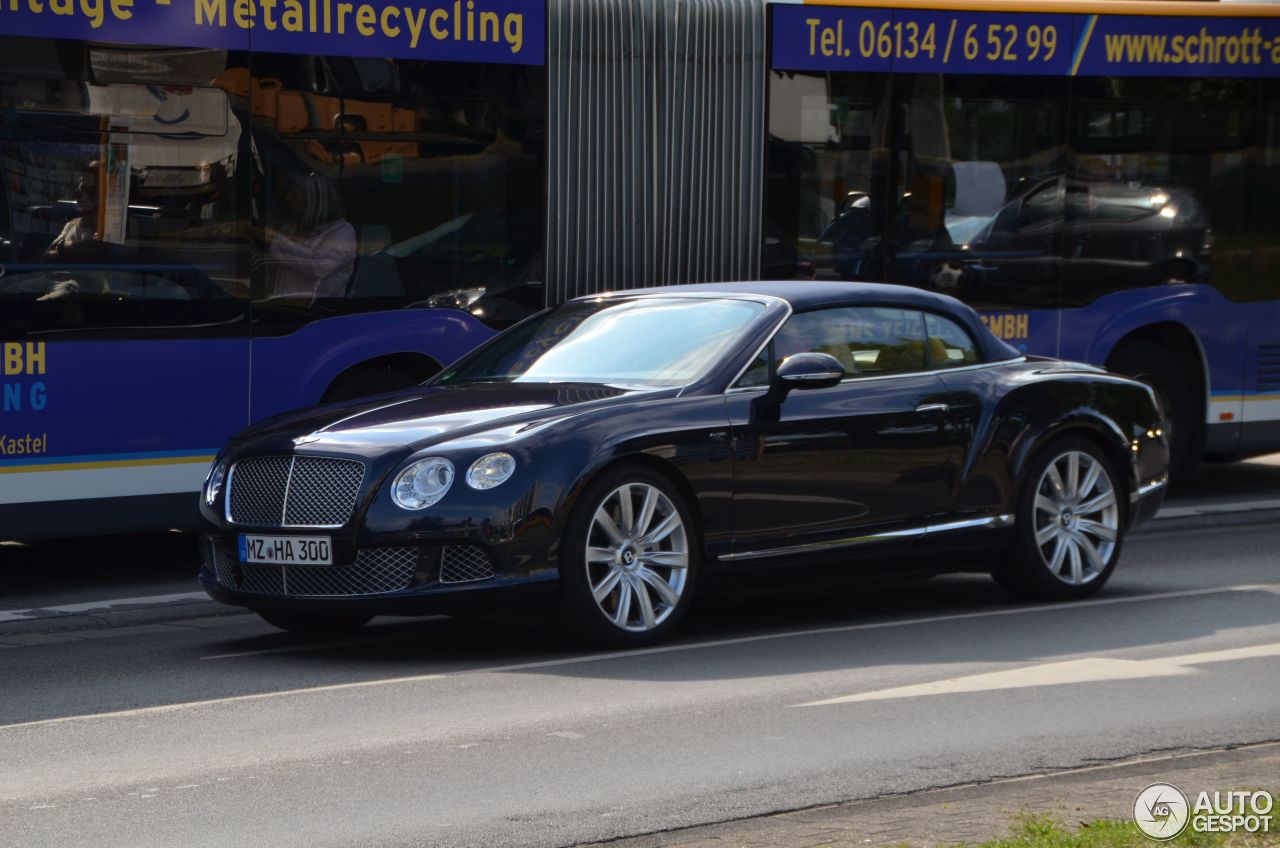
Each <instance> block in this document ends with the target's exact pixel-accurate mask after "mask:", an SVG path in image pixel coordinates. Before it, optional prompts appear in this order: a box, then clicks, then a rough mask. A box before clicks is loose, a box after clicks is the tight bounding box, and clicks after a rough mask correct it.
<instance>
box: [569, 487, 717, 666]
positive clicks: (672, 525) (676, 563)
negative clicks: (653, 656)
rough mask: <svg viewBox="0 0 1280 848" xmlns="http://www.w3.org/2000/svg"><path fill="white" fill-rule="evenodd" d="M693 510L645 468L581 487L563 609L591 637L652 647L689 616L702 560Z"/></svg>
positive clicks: (572, 526)
mask: <svg viewBox="0 0 1280 848" xmlns="http://www.w3.org/2000/svg"><path fill="white" fill-rule="evenodd" d="M697 539H698V534H697V532H696V528H695V527H694V523H693V517H692V514H691V513H690V512H689V508H688V506H687V505H686V504H685V503H684V499H683V498H682V497H681V496H680V493H679V492H678V491H677V490H676V488H675V487H674V486H673V485H672V484H671V482H670V481H669V480H667V479H666V478H665V477H663V476H662V475H661V474H658V473H656V472H654V471H650V470H649V469H647V468H637V467H625V468H620V469H618V470H615V471H613V472H610V473H607V474H605V475H604V476H603V477H601V478H600V479H598V480H596V481H595V482H594V483H592V484H591V485H590V486H588V488H587V490H586V491H585V492H583V494H582V497H581V498H580V499H579V501H578V506H577V508H576V509H575V511H574V514H573V516H572V517H571V518H570V519H569V522H568V524H567V525H566V527H565V534H564V538H563V540H562V543H561V551H562V553H561V561H560V586H561V607H562V610H563V612H564V614H565V617H566V619H567V623H568V624H569V625H570V626H571V627H572V628H573V629H574V630H575V631H576V632H577V633H578V634H579V635H581V636H584V637H586V638H587V639H588V640H590V641H593V642H597V643H604V644H609V645H620V646H639V645H648V644H652V643H654V642H657V641H659V640H661V639H663V638H665V637H666V636H667V635H668V634H669V633H670V632H671V631H672V630H674V629H675V627H676V625H677V624H678V623H679V622H680V619H681V618H683V617H684V614H685V611H686V610H687V609H688V607H689V601H690V598H691V597H692V594H693V583H694V578H695V576H696V573H697V567H698V562H699V556H698V545H697Z"/></svg>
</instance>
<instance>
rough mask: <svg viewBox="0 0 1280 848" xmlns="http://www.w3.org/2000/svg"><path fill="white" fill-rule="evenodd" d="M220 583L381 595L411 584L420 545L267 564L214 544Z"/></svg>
mask: <svg viewBox="0 0 1280 848" xmlns="http://www.w3.org/2000/svg"><path fill="white" fill-rule="evenodd" d="M211 555H212V559H213V571H214V574H215V575H216V576H217V578H218V584H219V585H221V586H223V587H225V588H227V589H232V590H235V591H237V592H251V593H253V594H255V595H278V596H281V597H290V598H322V597H323V598H333V597H351V596H354V595H382V594H386V593H387V592H399V591H400V590H402V589H407V588H409V586H410V585H412V583H413V577H414V574H415V573H416V571H417V569H418V549H417V548H365V549H364V550H362V551H360V552H359V553H358V554H356V561H355V562H354V563H353V564H351V565H263V564H259V563H248V562H237V561H236V560H234V559H232V558H231V557H229V556H227V555H226V553H225V552H224V551H223V550H222V548H221V547H219V546H218V545H216V544H212V545H211Z"/></svg>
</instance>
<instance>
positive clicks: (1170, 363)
mask: <svg viewBox="0 0 1280 848" xmlns="http://www.w3.org/2000/svg"><path fill="white" fill-rule="evenodd" d="M1184 364H1185V363H1184V361H1183V360H1182V359H1181V358H1180V357H1179V356H1178V354H1177V353H1176V352H1174V351H1173V350H1172V349H1171V348H1168V347H1166V346H1165V345H1162V344H1160V343H1159V342H1152V341H1147V340H1145V339H1138V340H1135V341H1131V342H1126V343H1125V344H1124V345H1122V346H1121V347H1120V348H1118V349H1117V350H1116V352H1115V353H1114V354H1112V356H1111V361H1110V363H1109V364H1108V367H1109V368H1110V370H1112V371H1114V372H1116V373H1117V374H1123V375H1125V376H1126V377H1132V378H1133V379H1135V380H1138V381H1139V382H1142V383H1146V384H1147V385H1148V386H1150V387H1151V388H1152V389H1153V390H1155V393H1156V400H1157V401H1159V403H1160V414H1161V416H1162V417H1163V418H1164V434H1165V438H1167V439H1168V440H1169V476H1170V477H1171V478H1180V477H1182V476H1183V475H1185V474H1186V473H1187V471H1188V470H1189V469H1190V467H1191V462H1192V450H1193V448H1197V445H1196V414H1195V413H1196V402H1195V392H1194V391H1193V390H1192V388H1191V384H1190V382H1189V381H1188V380H1187V375H1186V373H1185V368H1184V367H1181V366H1183V365H1184Z"/></svg>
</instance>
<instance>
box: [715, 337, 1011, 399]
mask: <svg viewBox="0 0 1280 848" xmlns="http://www.w3.org/2000/svg"><path fill="white" fill-rule="evenodd" d="M779 329H781V325H779ZM774 333H777V330H774ZM769 340H770V341H772V340H773V336H770V337H769ZM763 349H764V346H763V345H762V346H761V350H763ZM759 355H760V352H759V351H756V356H759ZM754 361H755V356H753V357H752V358H751V361H750V362H748V363H747V365H750V364H751V362H754ZM1026 361H1027V358H1026V357H1025V356H1019V357H1018V358H1016V359H1002V360H1000V361H999V362H978V363H976V364H974V365H961V366H958V367H956V368H934V369H933V370H931V371H902V372H899V373H897V374H875V375H867V376H862V375H854V376H846V377H845V378H844V379H843V380H841V381H840V385H842V386H843V385H844V384H845V383H852V382H855V381H857V382H870V381H872V380H896V379H900V378H902V377H919V376H921V375H924V374H934V375H942V374H955V373H958V372H960V371H977V370H978V369H979V368H995V367H996V366H998V365H1017V364H1019V363H1022V362H1026ZM746 370H747V369H746V368H743V369H742V372H741V373H739V374H738V376H737V377H735V378H734V380H733V383H736V382H737V381H738V380H739V379H740V378H741V377H742V374H743V373H745V372H746ZM733 383H730V384H729V386H730V387H729V388H728V389H726V390H725V394H737V393H739V392H763V391H767V390H768V388H769V387H768V386H734V385H733Z"/></svg>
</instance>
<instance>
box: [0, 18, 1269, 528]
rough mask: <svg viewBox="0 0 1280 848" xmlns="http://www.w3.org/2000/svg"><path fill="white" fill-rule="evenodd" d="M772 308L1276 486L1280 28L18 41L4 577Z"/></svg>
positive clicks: (102, 31) (525, 32) (11, 117)
mask: <svg viewBox="0 0 1280 848" xmlns="http://www.w3.org/2000/svg"><path fill="white" fill-rule="evenodd" d="M744 277H767V278H788V277H806V278H810V277H819V278H831V279H837V278H844V279H857V280H883V281H892V282H902V283H908V284H911V285H916V286H922V287H926V288H930V289H934V290H938V291H944V292H948V293H951V294H954V295H956V296H958V297H960V298H962V299H963V300H965V301H967V302H968V303H970V304H972V305H974V306H975V307H976V308H978V309H979V311H980V312H981V313H982V314H983V315H984V317H985V320H986V321H987V323H988V326H990V327H991V329H992V330H993V331H994V332H995V333H996V335H998V336H1000V337H1002V338H1004V339H1006V340H1007V341H1009V342H1010V343H1012V344H1014V345H1015V346H1017V347H1019V348H1021V349H1022V350H1023V351H1025V352H1026V353H1027V354H1028V355H1047V356H1060V357H1064V358H1070V359H1078V360H1083V361H1087V362H1091V363H1095V364H1097V365H1100V366H1105V367H1108V368H1112V369H1114V370H1117V371H1120V372H1123V373H1128V374H1132V375H1134V376H1137V377H1139V378H1141V379H1143V380H1146V381H1147V382H1149V383H1150V384H1151V385H1152V386H1153V387H1154V388H1155V389H1156V391H1157V393H1158V394H1159V396H1160V398H1161V402H1162V404H1163V406H1164V409H1165V417H1166V427H1167V429H1168V430H1169V434H1170V436H1171V437H1172V442H1173V446H1174V450H1175V453H1176V457H1175V462H1176V469H1175V470H1176V473H1181V474H1192V473H1194V472H1195V468H1196V465H1197V463H1198V462H1200V461H1202V460H1204V459H1209V460H1218V459H1231V458H1238V457H1241V456H1248V455H1250V454H1256V453H1262V452H1267V451H1271V450H1277V449H1280V8H1277V7H1274V6H1270V7H1269V6H1245V5H1242V4H1230V5H1227V4H1218V3H1197V2H1176V3H1156V2H1145V3H1128V2H1120V1H1119V0H1115V1H1114V2H1107V0H1096V1H1095V0H1044V2H1037V3H1034V4H1033V3H1029V2H1018V0H974V2H972V3H970V4H966V3H964V2H958V3H953V2H944V0H877V2H870V3H850V4H844V5H840V4H834V3H831V4H797V3H777V4H761V3H759V2H756V0H704V2H700V3H696V4H695V3H691V2H688V1H687V0H642V2H639V3H637V4H632V5H627V4H610V3H603V2H594V0H592V2H581V0H545V2H544V0H468V1H467V2H461V0H357V1H356V2H352V3H342V4H338V3H333V2H327V0H315V2H299V0H282V2H271V3H267V2H250V0H245V2H235V3H233V2H230V0H173V2H163V3H159V2H158V3H136V4H135V3H130V2H122V3H111V4H107V3H100V2H97V0H85V2H81V3H75V4H72V3H51V2H28V0H12V2H8V3H5V4H4V5H3V6H2V7H0V540H4V539H28V538H40V537H55V536H66V535H73V534H93V533H101V532H129V531H142V530H156V529H164V528H170V527H185V526H188V525H189V524H190V523H191V522H192V520H193V519H194V515H195V508H194V505H193V504H194V493H195V492H196V491H197V490H198V488H199V485H200V482H201V480H202V478H203V475H204V474H205V473H206V471H207V468H208V464H209V461H210V459H211V458H212V456H213V454H214V452H215V451H216V450H217V449H218V448H219V446H221V445H222V444H223V443H224V442H225V441H226V439H227V438H228V437H229V436H230V435H231V434H232V433H234V432H235V431H237V430H238V429H240V428H241V427H243V426H245V425H246V424H248V423H250V422H253V421H258V420H261V419H263V418H267V417H270V416H272V415H275V414H277V413H280V412H283V411H285V410H288V409H292V408H296V407H300V406H306V405H310V404H315V403H322V402H336V401H342V400H348V399H351V398H354V397H359V396H364V395H369V394H375V393H379V392H384V391H392V390H396V389H400V388H404V387H407V386H411V385H413V384H415V383H417V382H420V381H421V380H423V379H426V378H428V377H430V376H431V375H432V374H434V373H435V372H436V371H438V370H439V369H440V368H441V367H442V366H443V365H445V364H447V363H448V362H450V361H451V360H453V359H454V358H456V357H457V356H459V355H460V354H462V353H463V352H465V351H467V350H469V349H471V348H472V347H474V346H475V345H476V344H478V343H480V342H481V341H483V340H484V339H486V338H488V337H489V336H491V335H492V334H493V333H494V332H496V331H498V330H500V329H502V328H503V327H505V326H509V325H510V324H512V323H514V322H516V321H519V320H521V319H522V318H523V317H525V316H527V315H529V314H532V313H533V312H535V311H537V310H539V309H541V308H542V307H543V306H544V305H547V304H552V303H556V302H559V301H561V300H564V299H565V298H567V297H570V296H574V295H578V294H584V293H589V292H592V291H600V290H604V289H618V288H627V287H633V286H640V285H647V284H654V283H669V282H698V281H706V280H716V279H734V278H744ZM655 343H661V340H660V339H658V340H655Z"/></svg>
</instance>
